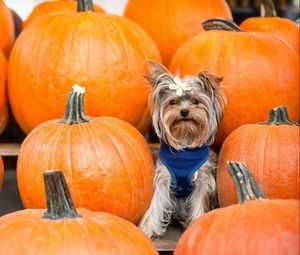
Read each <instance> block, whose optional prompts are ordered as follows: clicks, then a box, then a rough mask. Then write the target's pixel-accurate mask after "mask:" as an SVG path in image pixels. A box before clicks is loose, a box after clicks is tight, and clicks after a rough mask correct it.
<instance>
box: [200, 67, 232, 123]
mask: <svg viewBox="0 0 300 255" xmlns="http://www.w3.org/2000/svg"><path fill="white" fill-rule="evenodd" d="M198 78H199V79H200V80H201V83H202V85H203V87H204V90H206V91H207V93H208V95H209V96H210V97H211V99H212V102H213V107H214V110H215V112H216V114H217V115H216V117H217V122H218V124H219V122H220V121H221V119H222V116H223V112H224V110H225V107H226V104H227V99H226V96H225V94H224V92H223V90H222V89H221V86H220V83H221V82H222V81H223V77H220V76H217V75H215V74H212V73H210V72H206V71H204V72H200V73H199V74H198Z"/></svg>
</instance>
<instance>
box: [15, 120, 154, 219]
mask: <svg viewBox="0 0 300 255" xmlns="http://www.w3.org/2000/svg"><path fill="white" fill-rule="evenodd" d="M153 168H154V167H153V160H152V157H151V152H150V149H149V147H148V144H147V142H146V141H145V139H144V137H143V136H142V135H141V134H140V133H139V132H138V131H137V130H136V129H135V128H134V127H132V126H131V125H129V124H128V123H126V122H125V121H122V120H118V119H116V118H111V117H99V118H95V119H92V120H91V121H89V122H85V123H81V124H74V125H67V124H60V123H58V121H57V120H54V121H53V120H52V121H47V122H45V123H43V124H41V125H39V126H38V127H36V128H35V129H34V130H33V131H32V132H31V133H30V134H29V135H28V136H27V137H26V139H25V140H24V142H23V143H22V146H21V149H20V153H19V157H18V164H17V180H18V187H19V191H20V195H21V199H22V202H23V204H24V206H25V207H26V208H45V205H46V203H45V192H44V184H43V172H44V171H45V170H47V169H54V170H55V169H58V170H61V171H63V173H64V175H65V178H66V181H67V183H68V186H69V188H70V192H71V195H72V198H73V200H74V203H75V206H76V207H84V208H88V209H90V210H94V211H105V212H110V213H112V214H116V215H118V216H120V217H122V218H125V219H127V220H130V221H132V222H134V223H138V221H139V220H140V218H141V217H142V216H143V214H144V213H145V211H146V209H147V208H148V207H149V205H150V201H151V198H152V193H153V174H154V169H153Z"/></svg>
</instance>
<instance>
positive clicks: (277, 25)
mask: <svg viewBox="0 0 300 255" xmlns="http://www.w3.org/2000/svg"><path fill="white" fill-rule="evenodd" d="M240 27H241V29H244V30H249V31H256V32H265V33H270V34H273V35H276V36H278V37H279V38H281V39H282V40H284V41H286V42H287V43H288V44H289V45H290V46H291V47H292V48H293V49H294V50H295V51H296V52H297V53H298V54H299V34H300V28H299V26H298V25H297V24H296V23H295V22H293V21H292V20H290V19H286V18H280V17H252V18H248V19H245V20H244V21H243V22H242V23H241V25H240Z"/></svg>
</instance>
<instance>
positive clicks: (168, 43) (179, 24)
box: [124, 0, 232, 65]
mask: <svg viewBox="0 0 300 255" xmlns="http://www.w3.org/2000/svg"><path fill="white" fill-rule="evenodd" d="M124 16H125V17H127V18H129V19H131V20H133V21H134V22H136V23H138V24H139V25H141V26H142V27H143V28H144V29H145V30H146V31H147V32H148V33H149V34H150V35H151V36H152V38H153V39H154V41H155V42H156V44H157V46H158V48H159V50H160V52H161V54H162V58H163V63H164V64H165V65H168V64H169V62H170V60H171V57H172V56H173V54H174V53H175V52H176V50H177V49H178V48H179V47H180V46H181V45H182V44H183V43H184V42H186V41H187V40H189V39H190V38H192V37H193V36H195V35H197V34H199V33H201V32H203V31H204V30H203V28H202V26H201V23H202V22H203V21H205V20H207V19H209V18H214V17H224V18H229V19H232V14H231V11H230V8H229V6H228V4H227V3H226V1H225V0H214V1H211V0H201V1H195V0H176V1H167V0H152V1H140V0H129V2H128V4H127V7H126V9H125V14H124Z"/></svg>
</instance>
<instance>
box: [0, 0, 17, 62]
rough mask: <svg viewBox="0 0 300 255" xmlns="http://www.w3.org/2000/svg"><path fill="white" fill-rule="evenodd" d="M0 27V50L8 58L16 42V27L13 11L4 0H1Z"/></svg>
mask: <svg viewBox="0 0 300 255" xmlns="http://www.w3.org/2000/svg"><path fill="white" fill-rule="evenodd" d="M0 28H1V36H0V50H2V51H3V53H4V54H5V56H6V57H7V58H8V56H9V54H10V51H11V48H12V46H13V42H14V34H15V28H14V21H13V16H12V13H11V11H10V10H9V9H8V8H7V7H6V5H5V3H4V1H3V0H0Z"/></svg>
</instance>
